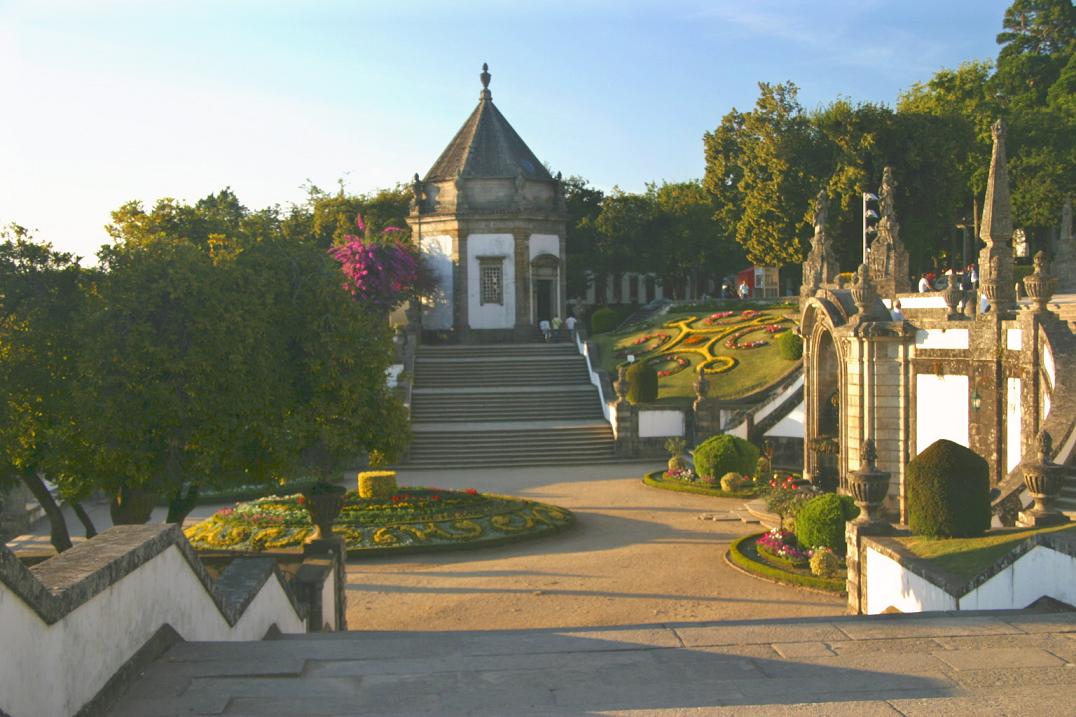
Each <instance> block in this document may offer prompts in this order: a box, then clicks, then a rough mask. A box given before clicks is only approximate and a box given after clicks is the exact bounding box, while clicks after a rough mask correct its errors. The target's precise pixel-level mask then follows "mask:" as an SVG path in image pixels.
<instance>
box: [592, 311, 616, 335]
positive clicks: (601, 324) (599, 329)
mask: <svg viewBox="0 0 1076 717" xmlns="http://www.w3.org/2000/svg"><path fill="white" fill-rule="evenodd" d="M616 319H617V314H616V312H615V311H613V310H612V309H610V308H609V307H608V306H603V307H601V308H600V309H596V310H595V311H594V313H593V314H591V315H590V333H592V334H604V333H606V332H608V331H612V330H613V329H615V328H616V323H617V321H616Z"/></svg>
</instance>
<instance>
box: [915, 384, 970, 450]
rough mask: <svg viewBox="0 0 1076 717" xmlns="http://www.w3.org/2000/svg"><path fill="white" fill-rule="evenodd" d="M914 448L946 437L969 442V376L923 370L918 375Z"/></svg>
mask: <svg viewBox="0 0 1076 717" xmlns="http://www.w3.org/2000/svg"><path fill="white" fill-rule="evenodd" d="M915 396H916V398H915V450H916V453H922V452H923V451H924V450H926V449H927V448H929V447H930V444H932V443H934V441H937V440H940V439H942V438H946V439H948V440H950V441H952V442H953V443H959V444H960V445H962V446H965V447H967V445H968V377H967V376H954V375H937V374H927V373H921V374H919V375H917V376H916V377H915Z"/></svg>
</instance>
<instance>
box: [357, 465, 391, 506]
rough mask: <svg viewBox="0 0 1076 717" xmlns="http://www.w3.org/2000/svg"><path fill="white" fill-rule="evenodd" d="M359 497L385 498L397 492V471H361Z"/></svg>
mask: <svg viewBox="0 0 1076 717" xmlns="http://www.w3.org/2000/svg"><path fill="white" fill-rule="evenodd" d="M358 488H359V497H360V498H375V499H378V500H384V499H386V498H391V497H392V494H393V493H395V492H396V471H365V472H363V473H359V485H358Z"/></svg>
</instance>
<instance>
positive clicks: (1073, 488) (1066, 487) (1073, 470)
mask: <svg viewBox="0 0 1076 717" xmlns="http://www.w3.org/2000/svg"><path fill="white" fill-rule="evenodd" d="M1057 509H1058V510H1060V511H1061V512H1063V513H1065V514H1066V515H1068V516H1069V517H1070V518H1073V519H1074V520H1076V466H1065V482H1064V483H1062V484H1061V496H1060V497H1059V498H1058V499H1057Z"/></svg>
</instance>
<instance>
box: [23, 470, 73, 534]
mask: <svg viewBox="0 0 1076 717" xmlns="http://www.w3.org/2000/svg"><path fill="white" fill-rule="evenodd" d="M19 478H20V479H21V480H22V482H23V483H24V484H25V485H26V487H27V488H28V489H29V490H30V493H32V494H33V496H34V498H36V499H37V502H38V503H40V504H41V507H42V508H44V510H45V515H47V516H48V519H49V525H50V526H51V536H50V538H51V540H52V547H54V548H56V552H57V553H62V552H63V551H65V550H67V549H69V548H70V547H71V535H70V534H69V533H68V532H67V522H66V521H65V520H64V514H63V513H62V512H60V506H58V505H56V501H55V500H54V499H53V497H52V494H51V493H49V489H48V487H47V486H46V485H45V481H43V480H41V476H40V475H38V474H37V473H34V472H28V473H20V474H19Z"/></svg>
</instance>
